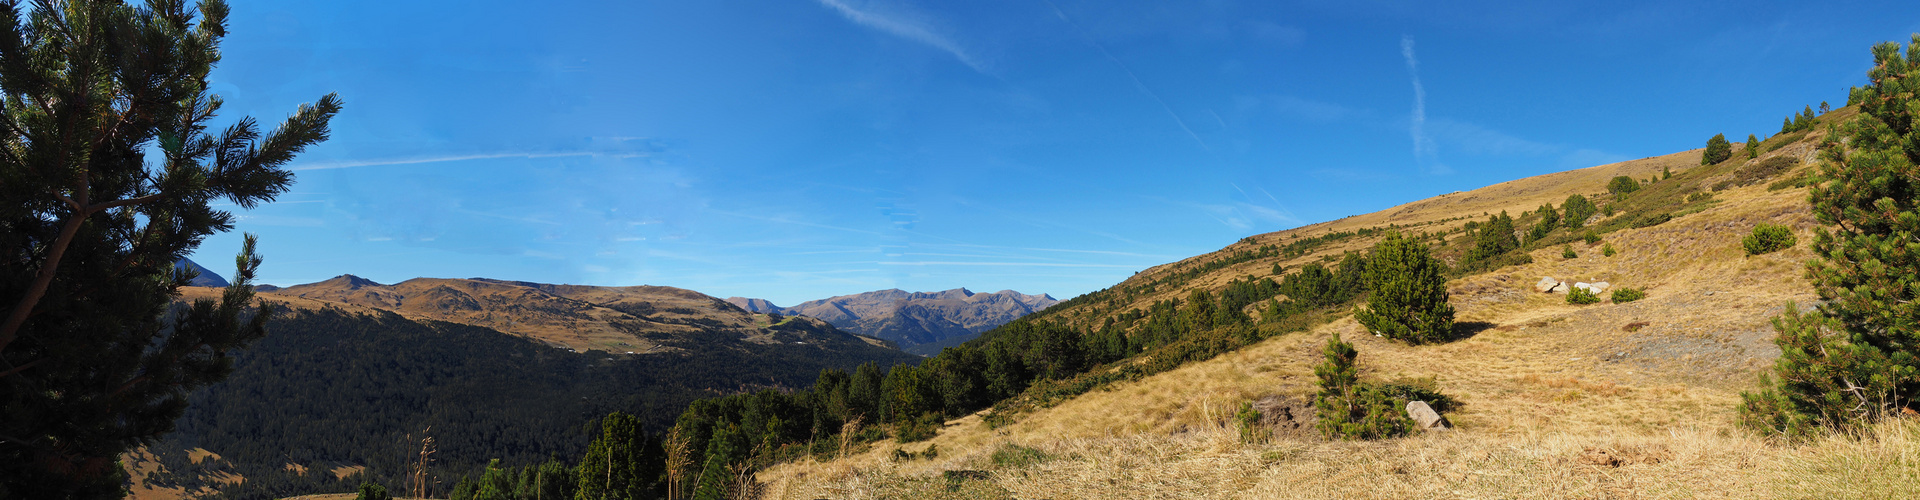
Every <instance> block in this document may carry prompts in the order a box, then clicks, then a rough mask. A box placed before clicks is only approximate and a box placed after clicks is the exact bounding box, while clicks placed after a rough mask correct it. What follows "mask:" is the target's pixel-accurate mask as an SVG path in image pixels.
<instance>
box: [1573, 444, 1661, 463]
mask: <svg viewBox="0 0 1920 500" xmlns="http://www.w3.org/2000/svg"><path fill="white" fill-rule="evenodd" d="M1672 459H1673V452H1672V451H1669V450H1667V447H1665V446H1660V445H1648V446H1621V447H1595V446H1589V447H1587V448H1586V449H1585V450H1582V451H1581V452H1580V458H1579V461H1580V463H1583V464H1587V465H1596V466H1600V467H1621V466H1626V465H1636V464H1648V465H1652V464H1657V463H1661V462H1665V461H1668V460H1672Z"/></svg>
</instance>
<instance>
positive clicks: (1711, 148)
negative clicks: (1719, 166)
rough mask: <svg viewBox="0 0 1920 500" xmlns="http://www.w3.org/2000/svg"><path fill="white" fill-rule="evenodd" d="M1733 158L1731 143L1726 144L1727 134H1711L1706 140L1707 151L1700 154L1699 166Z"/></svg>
mask: <svg viewBox="0 0 1920 500" xmlns="http://www.w3.org/2000/svg"><path fill="white" fill-rule="evenodd" d="M1731 157H1733V143H1730V142H1727V134H1713V137H1712V138H1709V139H1707V150H1706V151H1705V152H1703V153H1701V154H1700V164H1701V165H1712V164H1715V163H1720V162H1723V161H1727V158H1731Z"/></svg>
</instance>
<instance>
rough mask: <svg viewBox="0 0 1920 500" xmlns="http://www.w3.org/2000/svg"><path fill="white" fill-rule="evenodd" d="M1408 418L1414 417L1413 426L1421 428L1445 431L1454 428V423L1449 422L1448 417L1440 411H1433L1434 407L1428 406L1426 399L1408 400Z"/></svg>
mask: <svg viewBox="0 0 1920 500" xmlns="http://www.w3.org/2000/svg"><path fill="white" fill-rule="evenodd" d="M1407 418H1411V419H1413V426H1414V427H1418V428H1420V430H1426V431H1444V430H1447V429H1452V428H1453V424H1451V423H1448V422H1447V417H1442V416H1440V413H1439V412H1436V411H1433V407H1431V406H1427V402H1426V401H1408V402H1407Z"/></svg>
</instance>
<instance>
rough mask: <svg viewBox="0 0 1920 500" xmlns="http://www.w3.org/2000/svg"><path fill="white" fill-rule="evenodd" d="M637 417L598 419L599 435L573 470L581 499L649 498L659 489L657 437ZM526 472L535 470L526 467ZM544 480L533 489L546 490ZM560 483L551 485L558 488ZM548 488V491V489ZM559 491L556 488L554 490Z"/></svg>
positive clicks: (623, 414) (575, 485)
mask: <svg viewBox="0 0 1920 500" xmlns="http://www.w3.org/2000/svg"><path fill="white" fill-rule="evenodd" d="M640 426H641V422H640V419H639V418H637V417H634V416H632V415H628V414H626V413H620V412H615V413H612V414H609V415H607V417H606V418H604V419H601V420H600V437H598V438H596V439H594V440H593V444H591V445H588V446H587V453H586V456H584V457H581V458H580V465H579V467H578V468H577V469H576V470H575V471H574V477H573V478H574V484H573V485H572V486H573V488H568V489H569V490H572V491H574V492H577V493H576V494H577V495H578V496H579V498H583V499H603V498H605V499H627V498H652V497H653V496H655V495H654V493H656V492H657V491H658V490H659V489H660V488H661V484H660V480H661V475H662V474H664V473H665V471H664V470H661V468H660V464H662V463H664V458H663V457H661V456H660V453H661V448H660V445H659V443H658V442H657V440H654V439H651V437H650V436H648V435H647V434H646V432H644V431H643V430H641V427H640ZM529 472H537V470H536V469H529ZM545 483H547V481H537V482H536V484H538V486H536V488H537V489H540V490H549V487H547V485H546V484H545ZM561 486H562V485H558V484H554V485H551V488H553V489H558V488H560V487H561ZM549 491H551V490H549ZM556 492H559V491H556Z"/></svg>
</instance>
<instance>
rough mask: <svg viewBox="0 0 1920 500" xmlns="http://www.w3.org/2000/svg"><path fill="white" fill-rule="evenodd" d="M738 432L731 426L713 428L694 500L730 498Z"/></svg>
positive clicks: (736, 457) (737, 447) (723, 499)
mask: <svg viewBox="0 0 1920 500" xmlns="http://www.w3.org/2000/svg"><path fill="white" fill-rule="evenodd" d="M738 435H739V432H738V431H736V430H734V429H733V428H732V426H728V427H719V428H715V429H714V431H713V439H712V440H711V441H709V442H710V443H712V444H710V445H708V446H707V453H706V457H707V463H706V465H705V466H704V467H702V468H701V470H700V480H699V482H698V483H696V484H698V486H697V487H695V488H694V490H693V498H694V500H726V499H728V498H732V493H733V491H732V490H733V470H732V465H733V464H734V463H735V462H738V461H739V458H740V457H738V456H737V455H741V453H740V451H739V446H738V445H737V443H734V441H736V440H737V439H738Z"/></svg>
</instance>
